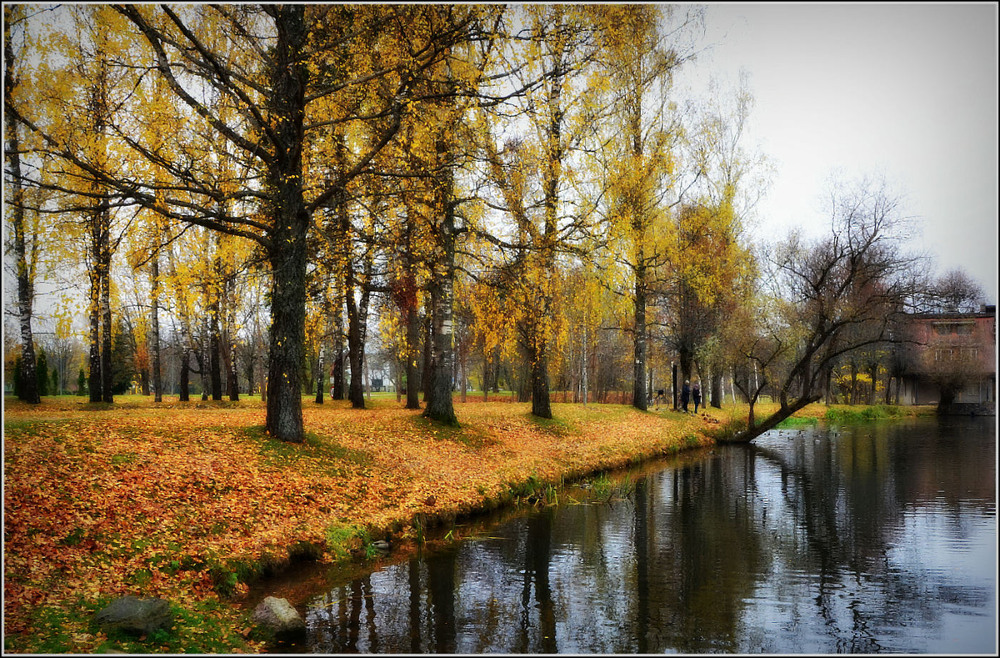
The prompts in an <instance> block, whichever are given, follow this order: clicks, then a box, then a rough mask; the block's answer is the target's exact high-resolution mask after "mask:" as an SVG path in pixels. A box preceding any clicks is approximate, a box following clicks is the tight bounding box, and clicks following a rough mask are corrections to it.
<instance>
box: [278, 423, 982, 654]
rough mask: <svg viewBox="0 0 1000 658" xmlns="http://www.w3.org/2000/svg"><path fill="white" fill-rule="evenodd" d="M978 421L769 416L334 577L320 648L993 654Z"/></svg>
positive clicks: (313, 639)
mask: <svg viewBox="0 0 1000 658" xmlns="http://www.w3.org/2000/svg"><path fill="white" fill-rule="evenodd" d="M995 446H996V440H995V422H994V420H993V419H978V420H969V419H965V420H941V421H938V420H937V419H924V420H913V421H907V422H902V423H893V424H867V425H857V426H854V427H848V428H843V429H841V430H838V431H827V430H824V429H806V430H801V431H789V430H784V431H778V432H772V433H770V434H769V435H765V436H764V437H761V439H759V440H758V441H757V442H756V444H755V445H753V446H750V447H743V446H731V447H719V448H718V449H716V450H715V451H713V452H712V453H711V454H705V453H703V454H701V455H699V456H695V457H688V458H682V459H681V460H679V461H676V462H673V463H665V464H661V465H659V466H657V467H656V468H655V469H652V470H651V469H649V468H647V469H646V470H645V471H644V472H643V473H641V474H638V475H633V477H636V478H638V479H637V480H636V481H637V484H636V487H635V490H634V492H633V493H632V494H631V495H630V497H629V498H628V499H627V500H622V501H618V502H614V503H611V504H579V505H576V504H569V503H568V502H567V501H568V497H567V496H566V495H564V496H561V497H560V500H562V501H564V503H563V504H562V505H560V506H559V507H552V508H547V509H544V510H540V511H537V512H533V513H526V514H524V515H522V516H519V517H517V518H514V519H512V520H508V521H506V522H504V523H503V524H501V525H499V526H498V527H494V528H488V529H484V530H483V532H482V535H483V537H482V538H481V539H475V540H469V541H464V542H462V543H460V544H457V545H454V546H452V547H450V548H448V549H447V550H443V551H438V552H434V553H428V554H425V555H423V556H422V557H418V558H414V559H412V560H410V561H408V562H403V563H398V564H392V565H389V566H386V567H384V568H383V569H381V570H380V571H377V572H375V573H372V574H369V575H367V576H365V577H363V578H358V579H354V580H352V581H350V582H347V583H343V584H339V585H335V586H331V587H329V588H328V591H326V592H325V593H324V594H322V595H320V596H316V597H314V598H312V599H311V600H310V601H309V602H308V614H307V623H308V626H309V635H308V637H307V639H306V641H305V644H304V645H303V646H300V647H297V648H296V649H298V650H308V651H314V652H322V653H349V652H373V653H378V652H385V653H431V652H438V653H489V652H502V653H556V652H559V653H635V652H640V653H645V652H683V653H699V652H730V653H758V652H765V653H800V652H806V653H834V652H853V653H880V652H897V653H898V652H902V653H985V654H993V653H995V651H996V575H997V572H996V558H997V544H996V501H995V491H996V475H995V465H996V460H995V457H996V447H995Z"/></svg>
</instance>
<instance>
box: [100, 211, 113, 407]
mask: <svg viewBox="0 0 1000 658" xmlns="http://www.w3.org/2000/svg"><path fill="white" fill-rule="evenodd" d="M99 212H100V214H101V216H102V217H103V220H102V225H103V230H102V241H101V250H100V254H101V256H100V266H99V271H100V273H101V277H102V278H103V284H102V285H101V399H102V400H103V401H104V402H107V403H109V404H110V403H112V402H114V401H115V397H114V393H112V391H111V389H112V388H113V387H114V378H113V373H112V371H111V244H110V237H111V236H110V235H109V233H110V230H109V227H110V223H111V218H110V214H109V213H110V209H109V208H108V205H107V201H106V200H105V201H102V202H101V209H100V211H99Z"/></svg>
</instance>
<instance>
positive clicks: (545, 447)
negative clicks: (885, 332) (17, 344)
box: [4, 396, 826, 653]
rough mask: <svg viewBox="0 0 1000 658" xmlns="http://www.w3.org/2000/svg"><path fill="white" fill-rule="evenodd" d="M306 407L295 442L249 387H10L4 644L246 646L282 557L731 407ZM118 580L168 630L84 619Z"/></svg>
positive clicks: (646, 450) (555, 477) (511, 490)
mask: <svg viewBox="0 0 1000 658" xmlns="http://www.w3.org/2000/svg"><path fill="white" fill-rule="evenodd" d="M303 406H304V414H305V424H306V427H307V429H308V431H309V433H308V436H307V440H306V442H305V443H303V444H298V445H291V444H284V443H280V442H277V441H274V440H272V439H270V438H269V437H268V436H267V435H266V434H265V433H264V431H263V425H264V408H263V406H262V405H261V403H260V401H259V399H256V398H249V399H246V400H243V401H241V402H239V403H229V402H222V403H212V402H207V403H202V402H200V401H198V402H192V403H187V404H183V405H182V404H180V403H178V402H176V401H175V400H171V399H170V398H167V399H166V400H165V401H164V403H162V404H160V405H154V404H153V403H152V402H149V401H148V399H146V398H142V397H138V396H136V397H129V396H123V397H121V398H119V402H117V403H116V404H115V405H113V406H108V405H91V404H89V403H84V402H82V401H81V400H80V399H79V398H72V397H65V398H47V399H45V400H44V402H43V404H41V405H38V406H36V407H29V406H28V405H23V404H21V403H18V402H10V401H8V402H7V403H6V405H5V407H6V408H5V418H4V431H5V436H4V494H5V496H4V539H5V547H4V550H5V570H6V571H5V592H4V593H5V604H4V622H5V631H6V633H5V639H4V642H5V646H4V648H5V650H7V651H26V652H38V653H50V652H80V653H86V652H95V651H98V652H100V651H108V650H112V649H117V650H124V651H128V652H140V653H153V652H161V651H162V652H171V653H181V652H186V651H195V652H204V653H213V652H226V653H232V652H241V651H249V652H253V651H259V650H260V649H261V648H262V645H261V643H260V642H259V641H257V640H256V638H255V635H254V634H253V632H252V631H251V630H250V628H249V624H248V621H247V619H246V612H245V611H244V610H243V609H242V608H240V607H239V606H238V605H237V604H238V602H239V600H240V597H241V596H242V595H244V594H245V593H246V591H247V583H248V582H251V581H253V580H254V579H255V578H257V577H259V576H261V575H263V574H266V573H267V572H269V571H273V570H276V569H280V568H281V567H282V566H284V565H285V564H287V563H288V562H289V561H290V560H293V559H295V558H297V557H302V556H306V557H310V558H315V559H319V560H323V561H332V560H338V559H345V558H348V557H350V556H352V555H353V556H356V557H357V556H362V557H363V556H364V555H365V554H366V553H367V554H368V555H372V554H373V548H372V542H373V541H374V540H377V539H382V538H387V537H393V538H396V539H416V538H418V537H419V534H420V533H421V532H422V529H423V528H424V527H425V526H426V525H427V524H428V523H432V522H434V521H441V520H448V519H450V518H454V517H456V516H459V515H463V514H467V513H470V512H475V511H479V510H484V509H490V508H493V507H497V506H500V505H504V504H508V503H510V502H513V501H514V500H516V499H517V498H518V497H521V496H529V495H531V494H532V493H533V492H536V491H541V490H544V489H545V488H546V487H547V486H548V485H552V484H558V483H560V482H562V481H564V480H569V479H572V478H575V477H580V476H583V475H586V474H589V473H593V472H596V471H602V470H606V469H612V468H618V467H622V466H626V465H628V464H631V463H636V462H638V461H642V460H645V459H648V458H650V457H654V456H657V455H662V454H669V453H672V452H676V451H679V450H683V449H686V448H691V447H696V446H700V445H708V444H710V443H711V442H712V440H711V439H710V438H709V436H708V434H709V433H710V432H711V431H713V430H715V429H716V428H718V427H720V426H723V425H725V424H726V423H727V422H728V420H729V414H730V413H731V410H728V409H727V410H725V411H718V410H709V412H708V414H706V415H699V416H695V415H693V414H691V415H683V414H679V413H674V412H670V411H661V412H650V413H643V412H639V411H636V410H634V409H631V408H630V407H626V406H620V405H597V404H592V405H589V406H587V407H586V408H584V407H582V406H580V405H574V404H554V405H553V411H554V414H555V416H556V418H555V419H554V420H540V419H536V418H533V417H532V416H531V415H530V414H529V409H530V406H529V405H527V404H516V403H510V402H489V403H482V402H478V403H474V404H473V403H470V404H459V405H457V411H458V415H459V418H460V420H461V423H462V426H461V428H445V427H441V426H439V425H436V424H434V423H431V422H428V421H426V420H425V419H423V418H422V417H421V416H420V414H419V412H414V411H406V410H404V409H401V408H400V405H398V404H397V403H396V402H395V400H394V399H393V398H387V399H376V400H373V401H372V405H371V408H370V409H365V410H353V409H350V408H349V406H348V405H347V404H346V403H344V402H333V403H331V402H327V403H326V404H324V405H316V404H314V403H313V402H311V401H306V402H304V405H303ZM815 407H818V408H819V409H820V410H822V411H823V412H824V413H825V411H826V407H823V406H822V405H815ZM758 408H760V407H758ZM812 410H813V408H810V409H807V410H804V412H803V413H802V414H800V416H808V415H809V414H810V413H812ZM123 594H135V595H139V596H159V597H163V598H166V599H168V600H169V601H171V603H172V605H173V609H174V612H175V617H176V620H177V621H176V623H175V624H174V628H173V630H171V631H170V632H159V633H157V634H156V635H155V636H153V637H148V638H143V639H141V640H137V639H134V638H128V637H124V636H122V637H107V636H105V635H103V634H102V633H100V632H98V630H97V629H96V628H94V627H93V626H92V625H91V624H90V621H89V620H90V617H91V615H92V614H93V612H95V611H96V610H98V609H100V608H101V607H103V606H104V605H106V604H107V603H108V602H109V601H110V600H111V599H113V598H114V597H116V596H120V595H123Z"/></svg>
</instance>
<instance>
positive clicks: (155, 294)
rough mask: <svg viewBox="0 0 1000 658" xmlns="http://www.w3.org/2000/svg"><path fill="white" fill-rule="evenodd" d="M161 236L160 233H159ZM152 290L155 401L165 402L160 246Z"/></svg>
mask: <svg viewBox="0 0 1000 658" xmlns="http://www.w3.org/2000/svg"><path fill="white" fill-rule="evenodd" d="M157 238H159V234H157ZM151 269H152V272H151V274H152V276H151V278H152V282H151V284H152V285H151V288H152V290H151V292H150V309H149V315H150V318H149V323H150V328H149V330H150V342H151V343H152V345H151V348H152V349H151V351H152V352H153V402H163V376H162V373H161V372H160V248H159V246H157V247H156V253H155V254H153V262H152V265H151Z"/></svg>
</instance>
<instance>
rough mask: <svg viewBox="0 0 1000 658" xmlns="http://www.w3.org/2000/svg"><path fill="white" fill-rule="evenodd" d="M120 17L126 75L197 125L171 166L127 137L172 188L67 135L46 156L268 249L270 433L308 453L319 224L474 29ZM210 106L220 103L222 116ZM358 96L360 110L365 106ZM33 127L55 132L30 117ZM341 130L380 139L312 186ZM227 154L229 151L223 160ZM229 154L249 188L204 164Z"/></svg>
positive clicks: (233, 9) (126, 194)
mask: <svg viewBox="0 0 1000 658" xmlns="http://www.w3.org/2000/svg"><path fill="white" fill-rule="evenodd" d="M113 10H114V12H116V14H117V15H118V16H119V17H120V18H121V20H119V21H118V22H117V24H115V25H109V26H107V31H108V32H112V31H113V32H114V33H115V34H116V35H117V36H120V37H121V38H122V41H124V42H128V43H129V44H132V47H133V48H135V49H137V50H141V51H142V52H141V53H139V54H137V56H136V57H137V58H138V59H139V64H138V65H135V64H132V65H126V66H125V67H124V70H125V71H128V72H130V73H131V74H132V75H136V76H144V75H159V76H162V78H163V81H164V83H165V85H166V87H167V88H168V89H169V90H170V95H171V105H172V107H174V111H175V112H176V113H177V114H178V116H183V117H184V118H185V120H186V122H187V123H188V124H189V128H190V129H189V130H185V131H181V132H180V133H178V134H177V135H175V136H171V138H172V139H174V140H175V143H174V146H175V148H174V149H173V150H172V153H171V154H170V156H169V157H167V156H165V155H162V154H158V153H156V152H154V151H153V150H152V149H151V148H150V144H149V139H150V135H149V133H148V132H146V133H141V132H140V133H136V132H131V131H130V132H127V133H126V132H125V131H122V133H121V137H122V139H123V141H125V143H127V145H128V147H129V149H130V151H129V156H128V157H129V158H136V159H146V160H152V161H155V162H157V163H159V164H160V165H161V166H162V168H163V169H164V170H165V171H167V172H169V174H170V177H171V181H170V182H169V183H162V182H157V181H156V180H151V179H150V178H149V177H147V176H142V175H140V174H139V173H137V172H129V171H125V172H122V171H118V170H111V168H109V167H107V166H106V163H103V162H101V161H99V160H97V159H95V158H88V157H83V156H81V155H80V154H77V153H75V152H73V151H72V150H70V149H67V148H66V146H65V143H64V141H63V140H62V139H60V137H59V136H58V135H56V134H49V133H46V134H45V137H46V140H47V141H48V145H49V146H48V148H49V150H50V151H51V152H52V153H54V154H58V155H59V156H61V157H63V158H65V159H67V160H68V161H70V162H72V163H73V164H74V165H75V166H77V167H78V168H79V169H80V170H81V171H82V172H83V174H84V175H86V177H88V178H89V179H90V180H92V181H94V183H95V184H99V185H101V186H102V187H105V188H108V189H111V190H113V192H114V193H115V194H116V195H118V196H120V197H121V198H123V199H127V200H128V202H129V203H133V204H139V205H142V206H144V207H148V208H155V209H156V210H158V211H159V212H161V213H162V214H164V215H165V216H166V217H168V218H170V219H171V220H173V221H177V222H182V223H189V224H198V225H201V226H205V227H208V228H210V229H212V230H215V231H220V232H222V233H226V234H229V235H232V236H237V237H241V238H245V239H247V240H251V241H253V242H256V243H257V244H258V245H259V247H260V248H261V250H262V252H263V253H264V254H266V256H265V257H266V259H267V261H268V263H269V265H270V269H271V272H272V276H273V285H272V291H271V296H270V303H271V313H272V325H271V332H270V346H269V350H268V358H269V360H270V363H269V367H268V377H269V380H268V386H267V389H268V401H267V421H266V425H267V430H268V432H269V433H270V434H271V435H272V436H274V437H276V438H279V439H282V440H289V441H301V440H302V436H303V434H302V431H303V430H302V413H301V393H300V391H301V386H300V376H301V373H300V369H301V363H302V349H303V340H304V308H305V272H306V248H305V242H306V236H307V235H308V233H309V231H310V228H311V225H312V216H313V214H314V212H315V211H316V209H317V208H319V207H321V206H323V205H325V204H329V203H330V202H331V201H332V200H335V199H337V198H339V196H340V195H342V193H343V190H344V189H345V187H346V186H347V185H348V184H349V182H350V181H351V180H352V179H354V178H355V177H357V176H358V175H360V174H361V173H362V172H363V171H364V170H365V169H366V168H367V167H368V165H369V163H370V162H371V160H372V158H373V157H374V156H375V154H377V153H378V151H379V150H381V149H382V148H383V147H384V146H385V145H386V144H387V143H388V142H389V141H390V140H391V139H392V138H393V137H394V136H395V134H396V132H397V130H398V128H399V122H400V118H401V116H402V115H403V113H404V112H405V109H406V107H407V104H408V103H410V102H412V101H413V100H414V95H413V93H412V92H413V88H414V81H415V80H417V79H418V78H419V77H420V76H421V75H422V74H423V72H424V71H425V70H427V69H428V68H429V67H432V66H434V65H436V64H437V63H438V62H439V61H440V60H441V58H442V56H443V54H444V52H445V50H446V48H447V46H449V45H451V43H452V42H454V41H455V40H457V39H460V38H464V34H465V25H464V24H462V21H456V22H455V23H452V24H448V25H444V26H438V27H439V28H441V27H443V28H444V29H433V30H432V29H423V28H422V27H421V28H420V29H417V28H418V27H420V26H421V25H423V26H426V27H429V26H430V25H429V23H428V22H427V20H428V19H427V17H428V15H429V13H430V12H432V11H436V10H433V9H432V8H429V7H421V6H415V5H409V6H387V5H386V6H381V5H380V6H376V5H371V6H363V7H347V6H342V5H322V6H318V5H317V6H309V7H306V6H303V5H288V6H251V5H239V6H235V5H234V6H207V5H202V6H196V7H184V8H174V7H171V6H159V7H153V6H149V5H116V6H114V7H113ZM345 45H346V47H347V59H346V62H345V63H344V66H341V67H337V68H335V69H333V68H331V69H327V68H326V65H327V62H328V60H329V59H330V58H334V59H336V58H340V57H342V56H343V54H344V48H343V46H345ZM149 57H152V58H153V59H154V61H155V62H156V64H155V67H154V68H153V69H148V68H145V66H146V65H145V64H144V62H145V61H148V58H149ZM376 80H388V81H389V83H388V86H389V87H390V89H391V93H388V94H384V95H379V96H375V95H371V96H367V97H365V94H364V92H365V90H366V89H368V87H367V85H369V84H370V83H372V82H373V81H376ZM209 94H215V95H217V96H218V99H217V100H216V101H215V104H214V105H213V104H212V103H209V102H208V95H209ZM359 94H360V95H361V97H364V102H362V103H356V102H355V99H356V98H357V97H358V95H359ZM324 101H333V102H324ZM340 101H342V102H340ZM220 107H225V108H227V113H224V112H222V110H220V109H219V108H220ZM318 109H322V113H321V114H318V113H317V110H318ZM21 118H22V119H24V120H25V121H26V122H27V123H28V124H29V125H32V126H33V127H35V129H36V130H39V131H43V132H44V129H43V127H41V126H40V125H39V124H38V123H36V122H34V121H33V120H32V118H31V117H24V116H23V113H22V117H21ZM120 118H121V117H120V116H117V115H116V116H113V117H111V119H120ZM332 123H340V124H343V125H345V126H347V125H351V124H352V125H360V124H362V123H363V124H364V125H365V126H366V127H368V128H371V130H370V131H369V132H368V133H367V137H366V139H365V140H364V141H359V142H356V143H354V144H353V145H352V146H353V147H356V148H352V149H351V151H350V159H349V162H348V163H347V165H346V166H345V167H344V168H343V170H342V171H341V173H340V175H338V176H337V177H336V178H334V179H332V180H328V179H323V178H320V179H312V178H310V179H308V180H307V179H306V178H305V176H304V175H303V174H304V170H303V160H304V156H305V153H306V152H307V150H308V149H317V148H325V144H324V143H322V142H321V141H316V140H314V139H313V137H314V136H317V137H318V136H320V135H321V133H320V132H318V131H319V129H320V128H321V127H322V126H326V125H330V124H332ZM150 128H151V129H152V130H156V128H155V127H153V126H151V127H150ZM220 142H224V143H225V144H226V148H225V149H213V148H211V147H212V146H213V145H215V144H218V143H220ZM220 151H221V154H220V155H219V157H224V158H229V159H230V161H231V162H232V164H233V166H232V167H231V168H230V170H231V171H232V172H233V173H234V175H239V176H240V177H239V178H234V179H230V180H226V179H220V178H219V177H218V176H217V175H216V174H218V172H219V168H218V167H215V166H208V165H211V164H213V163H211V162H210V161H209V160H207V159H206V158H205V157H204V156H205V154H207V153H212V152H214V153H220ZM238 165H242V166H238ZM243 172H246V173H245V174H244V173H243Z"/></svg>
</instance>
